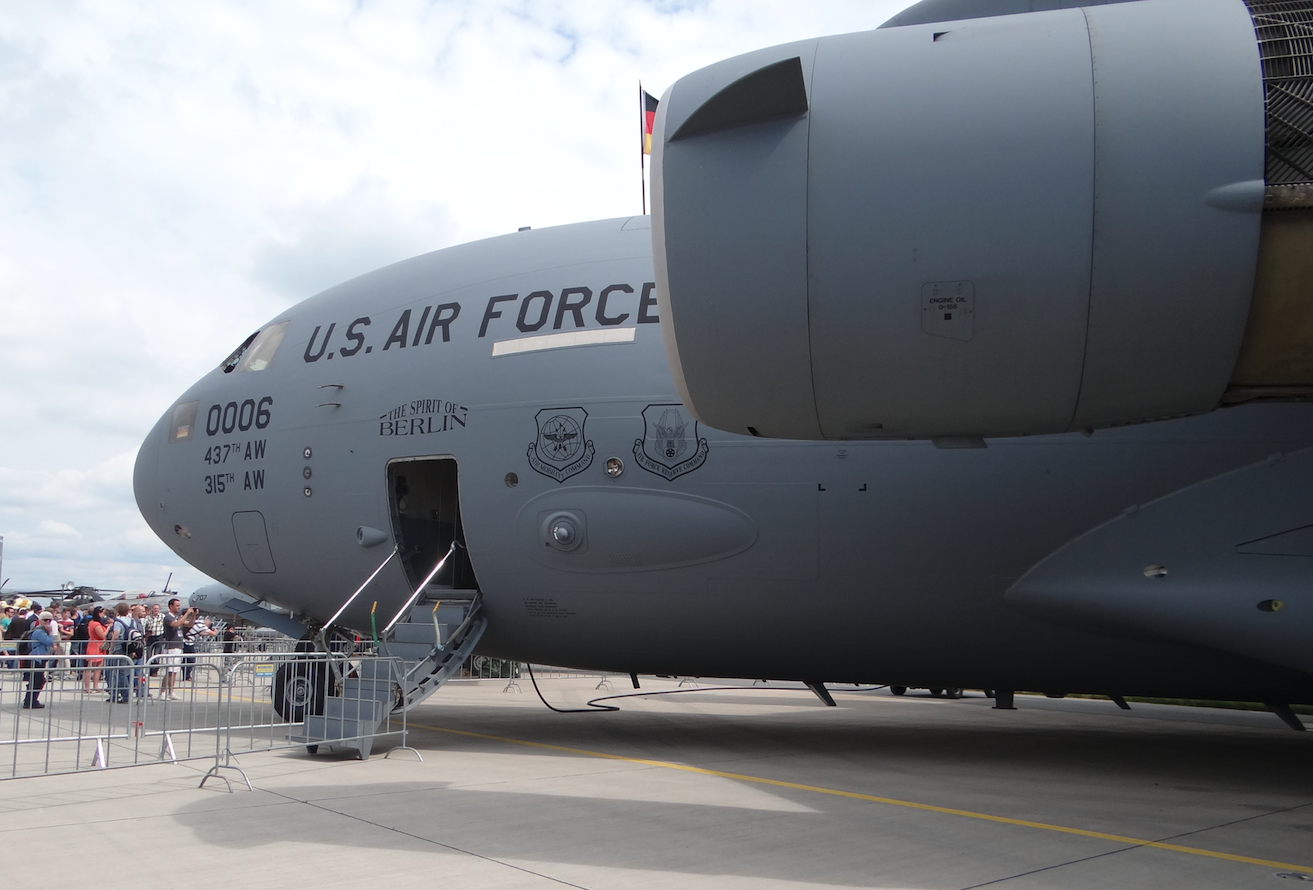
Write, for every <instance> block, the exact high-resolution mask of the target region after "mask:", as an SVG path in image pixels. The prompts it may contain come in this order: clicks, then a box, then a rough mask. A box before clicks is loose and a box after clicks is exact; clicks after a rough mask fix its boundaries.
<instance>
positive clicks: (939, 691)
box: [930, 687, 944, 698]
mask: <svg viewBox="0 0 1313 890" xmlns="http://www.w3.org/2000/svg"><path fill="white" fill-rule="evenodd" d="M930 694H931V695H933V696H934V697H935V698H939V697H940V696H942V695H943V694H944V690H943V689H936V688H933V687H932V688H931V689H930Z"/></svg>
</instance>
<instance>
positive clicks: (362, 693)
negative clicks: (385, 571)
mask: <svg viewBox="0 0 1313 890" xmlns="http://www.w3.org/2000/svg"><path fill="white" fill-rule="evenodd" d="M479 606H480V597H479V592H478V591H477V590H456V589H453V588H450V587H441V586H437V585H429V586H426V587H424V588H423V589H422V590H421V591H420V592H419V593H418V594H417V595H416V596H415V597H414V598H413V599H412V601H411V602H410V603H408V604H407V608H406V609H404V610H403V615H402V616H401V617H399V618H398V619H397V620H394V622H393V623H392V624H390V625H389V626H388V627H387V628H386V629H385V630H384V632H383V633H381V634H380V635H379V640H378V647H377V657H365V658H361V659H353V658H348V659H346V660H345V661H344V662H342V665H343V667H342V673H344V676H342V679H341V682H340V683H333V682H331V681H330V682H329V683H327V684H326V685H327V687H328V693H329V694H327V695H325V696H324V697H323V705H322V708H316V709H315V710H320V713H318V714H313V713H309V712H307V713H306V714H305V722H304V726H303V727H302V730H301V732H300V733H299V734H297V735H294V736H293V737H292V741H293V742H296V743H297V744H304V745H305V746H306V748H307V749H308V750H309V751H310V753H312V754H313V753H314V752H315V751H316V750H317V749H318V747H319V746H320V745H334V746H338V747H346V748H355V749H356V750H358V751H359V752H360V759H361V760H367V759H368V758H369V752H370V750H371V749H372V747H373V743H374V740H375V739H376V738H378V737H380V736H384V735H392V734H400V733H404V731H405V725H406V724H405V713H406V712H407V711H409V710H410V709H411V708H413V707H415V706H416V705H418V704H420V703H421V702H423V701H424V700H425V699H427V698H428V697H429V696H430V695H432V694H433V693H435V692H437V691H438V690H439V689H441V688H442V685H443V684H444V683H446V682H447V681H448V680H450V679H451V678H452V677H453V676H455V675H456V672H457V671H459V670H460V668H461V665H463V664H464V663H465V661H466V659H468V658H469V657H470V654H471V653H472V652H473V651H474V647H475V646H476V645H478V642H479V639H480V638H481V637H482V636H483V631H484V630H485V628H486V627H487V624H488V622H487V619H486V618H485V617H484V616H483V615H481V614H479ZM334 687H336V688H334ZM403 744H404V742H403Z"/></svg>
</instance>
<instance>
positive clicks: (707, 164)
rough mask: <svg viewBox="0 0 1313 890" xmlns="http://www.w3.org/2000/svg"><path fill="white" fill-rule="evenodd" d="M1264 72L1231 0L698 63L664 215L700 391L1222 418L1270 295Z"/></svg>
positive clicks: (686, 356) (753, 413)
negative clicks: (1253, 308)
mask: <svg viewBox="0 0 1313 890" xmlns="http://www.w3.org/2000/svg"><path fill="white" fill-rule="evenodd" d="M1264 88H1265V87H1264V76H1263V67H1262V64H1261V62H1260V54H1259V49H1258V43H1257V41H1256V39H1255V23H1254V20H1253V19H1252V18H1251V15H1250V13H1249V11H1248V9H1247V7H1246V6H1245V4H1244V3H1242V2H1240V0H1143V2H1137V3H1121V4H1117V5H1108V6H1097V7H1090V8H1085V9H1065V10H1055V11H1050V12H1040V13H1032V14H1028V15H1015V16H1004V17H998V18H988V19H977V20H971V21H962V22H950V23H939V24H927V25H912V26H906V27H899V28H890V29H883V30H876V31H868V32H862V33H856V34H845V35H840V36H835V37H825V38H819V39H815V40H808V41H803V42H800V43H793V44H787V45H784V46H779V47H774V48H771V49H766V50H761V51H759V52H755V53H749V54H747V55H744V56H739V57H737V58H733V59H729V60H727V61H725V62H721V63H719V64H716V65H712V66H710V67H708V68H705V69H702V70H701V71H697V72H695V73H693V74H690V75H688V76H687V77H684V78H682V79H681V80H679V81H677V82H676V83H675V84H674V85H673V86H672V87H671V88H670V89H669V90H668V91H667V93H666V95H665V96H664V98H663V99H662V101H661V106H660V110H659V112H658V115H657V120H656V132H655V134H654V140H653V142H654V147H653V165H652V191H653V205H652V214H653V241H654V249H655V254H656V274H657V283H658V300H659V301H660V311H661V325H662V331H663V335H664V337H665V342H666V351H667V353H668V355H669V356H670V359H671V365H672V369H673V371H674V374H675V380H676V383H677V385H678V386H679V388H680V391H681V393H682V395H683V398H684V400H685V404H686V405H687V406H688V407H689V409H690V410H692V411H693V412H694V413H695V414H696V415H697V417H698V418H699V419H700V420H702V421H703V422H705V423H708V424H710V425H712V426H714V427H718V428H720V429H724V430H729V431H732V432H752V433H754V434H757V435H763V436H775V437H783V438H802V439H817V438H834V439H872V438H939V437H945V438H951V437H971V438H975V437H984V436H1005V435H1030V434H1038V433H1055V432H1063V431H1067V430H1073V429H1085V428H1097V427H1105V426H1111V425H1116V424H1122V423H1131V422H1137V421H1143V420H1150V419H1154V418H1161V417H1169V416H1176V415H1182V414H1191V413H1199V412H1205V411H1209V410H1212V409H1213V408H1215V407H1217V406H1218V405H1219V403H1220V402H1221V401H1222V399H1223V395H1224V394H1225V393H1226V392H1227V390H1228V385H1229V384H1231V383H1232V380H1233V372H1234V371H1235V369H1236V365H1237V357H1238V356H1239V355H1240V352H1241V346H1242V341H1244V339H1245V332H1246V322H1247V319H1248V318H1249V313H1250V305H1251V294H1252V293H1253V290H1254V280H1255V269H1256V264H1257V261H1258V254H1259V242H1260V228H1261V221H1262V216H1263V202H1264V188H1265V182H1264V154H1265V138H1264V133H1265V123H1266V122H1265V114H1264ZM1309 382H1313V381H1309Z"/></svg>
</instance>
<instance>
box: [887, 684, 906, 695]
mask: <svg viewBox="0 0 1313 890" xmlns="http://www.w3.org/2000/svg"><path fill="white" fill-rule="evenodd" d="M889 691H890V692H892V693H893V694H894V695H907V687H906V686H890V687H889Z"/></svg>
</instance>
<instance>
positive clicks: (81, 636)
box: [70, 615, 91, 640]
mask: <svg viewBox="0 0 1313 890" xmlns="http://www.w3.org/2000/svg"><path fill="white" fill-rule="evenodd" d="M90 620H91V618H90V617H88V616H86V615H83V616H82V618H81V619H79V620H78V623H77V624H76V625H74V626H73V636H72V637H71V638H70V639H74V640H90V639H91V630H90V628H88V627H87V622H89V621H90Z"/></svg>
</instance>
